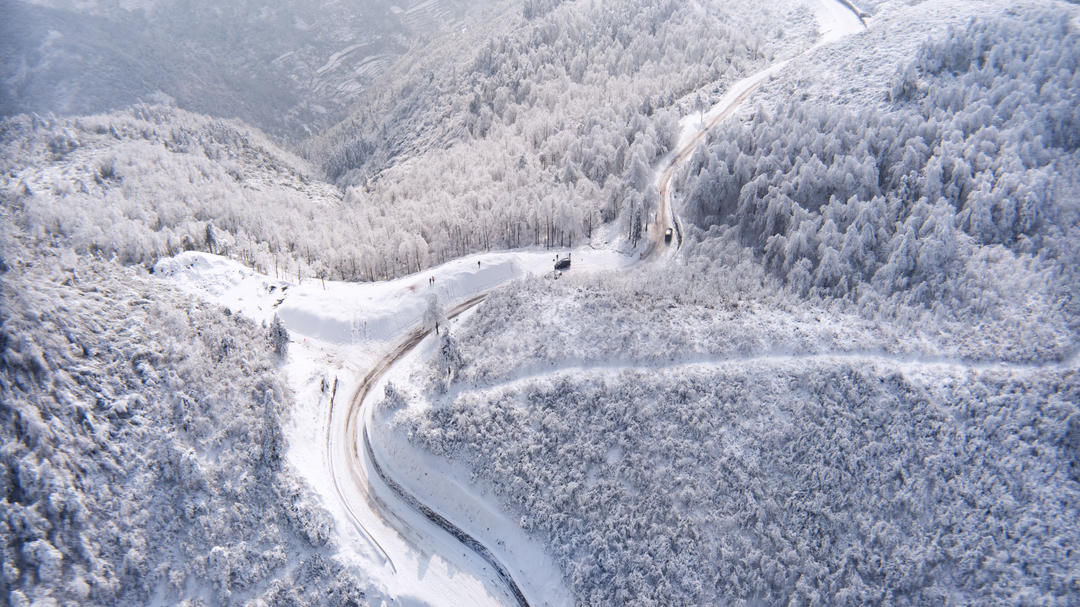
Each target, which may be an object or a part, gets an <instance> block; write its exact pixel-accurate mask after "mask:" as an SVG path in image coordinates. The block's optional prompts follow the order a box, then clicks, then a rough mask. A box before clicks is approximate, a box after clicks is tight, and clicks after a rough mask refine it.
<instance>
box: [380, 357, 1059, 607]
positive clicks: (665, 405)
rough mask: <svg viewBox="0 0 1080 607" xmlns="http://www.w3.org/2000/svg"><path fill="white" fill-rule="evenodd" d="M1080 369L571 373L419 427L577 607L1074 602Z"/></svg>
mask: <svg viewBox="0 0 1080 607" xmlns="http://www.w3.org/2000/svg"><path fill="white" fill-rule="evenodd" d="M1075 373H1076V372H1075V370H1046V371H1042V372H1017V371H1010V370H1007V369H1004V370H987V371H970V370H965V369H963V368H960V367H954V366H952V365H942V366H941V367H940V368H937V367H935V366H934V365H927V366H925V367H923V366H921V365H908V364H904V363H890V362H880V363H872V364H867V363H864V362H845V361H832V360H829V359H828V358H827V357H826V358H824V359H822V360H814V359H811V360H804V361H800V360H790V361H782V360H767V359H766V360H751V361H746V362H742V361H740V360H738V359H735V360H733V361H730V362H728V363H726V364H723V365H719V366H715V365H700V366H695V365H688V366H685V367H677V368H669V369H654V368H648V367H644V368H638V369H634V368H629V369H625V370H618V369H612V370H603V369H595V370H591V371H573V370H568V371H567V372H565V373H555V374H552V375H548V376H545V377H543V378H540V379H535V380H522V381H519V382H511V383H509V384H506V385H500V386H496V387H492V388H489V389H482V390H471V391H466V392H464V393H462V394H461V395H459V396H457V397H456V398H446V400H445V401H444V400H441V399H440V400H439V401H437V402H436V403H435V406H434V407H433V408H432V409H431V410H430V413H429V414H428V415H426V416H424V417H423V418H420V419H411V420H407V421H406V422H404V423H405V424H406V427H405V428H403V431H407V432H410V433H412V434H413V435H414V437H415V438H414V440H415V441H416V443H417V444H418V445H419V446H422V447H424V448H425V449H428V450H430V451H431V452H432V453H435V454H437V455H440V456H443V457H449V458H453V459H463V460H465V461H467V462H469V465H470V467H471V469H473V470H474V471H475V473H474V480H475V481H476V482H477V483H480V484H482V485H484V486H488V487H493V488H494V490H495V491H496V492H497V493H498V494H499V495H500V497H501V498H502V499H503V500H505V502H504V503H505V506H506V507H507V508H509V509H510V510H511V511H513V512H516V513H520V516H521V524H522V527H523V528H524V529H526V530H528V531H529V532H531V533H534V534H537V535H539V536H541V537H543V538H544V540H545V542H546V543H547V544H548V545H549V546H551V549H552V550H553V551H554V554H555V556H556V558H557V559H558V561H559V563H560V565H561V566H562V568H563V570H564V572H565V575H566V578H567V582H568V583H569V585H570V586H571V589H572V590H573V591H574V593H575V596H576V598H577V602H578V603H579V604H590V605H613V604H635V605H690V604H693V605H700V604H743V602H744V601H745V602H747V603H749V602H753V601H758V602H759V603H761V604H769V605H773V604H788V603H789V602H790V601H791V600H795V601H798V602H799V603H800V604H811V605H813V604H820V605H865V604H886V603H894V604H951V603H953V602H956V603H958V604H973V603H983V604H985V603H998V602H1000V603H1012V604H1032V603H1040V602H1047V603H1049V604H1065V603H1067V602H1068V601H1069V600H1070V598H1069V597H1071V596H1073V594H1074V592H1075V588H1074V587H1073V585H1074V582H1073V581H1072V580H1074V579H1075V577H1074V576H1075V573H1074V571H1073V566H1072V560H1073V559H1072V558H1071V557H1070V554H1071V553H1072V551H1073V550H1075V547H1076V546H1077V542H1078V541H1080V537H1078V528H1077V526H1076V524H1075V521H1076V517H1077V515H1078V514H1080V512H1078V509H1077V504H1078V503H1080V502H1078V500H1080V483H1078V481H1080V477H1078V474H1077V471H1078V470H1080V459H1078V458H1080V440H1078V438H1077V437H1078V436H1080V412H1078V411H1077V405H1076V403H1077V399H1078V397H1080V392H1078V386H1080V384H1078V383H1077V381H1076V377H1075ZM399 419H400V418H399Z"/></svg>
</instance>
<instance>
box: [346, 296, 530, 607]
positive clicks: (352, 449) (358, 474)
mask: <svg viewBox="0 0 1080 607" xmlns="http://www.w3.org/2000/svg"><path fill="white" fill-rule="evenodd" d="M486 297H487V293H486V292H485V293H480V294H478V295H474V296H473V297H470V298H469V299H466V300H465V301H463V302H461V303H459V304H457V305H456V306H454V307H453V308H451V309H450V310H449V311H447V314H446V315H447V317H448V318H454V317H456V316H458V315H460V314H461V313H463V312H465V311H466V310H469V309H471V308H473V307H475V306H476V305H477V304H479V303H480V302H482V301H483V300H484V299H485V298H486ZM430 333H431V331H430V330H429V329H425V328H416V329H413V330H412V331H410V332H409V333H408V335H406V337H405V339H403V340H402V341H401V342H400V343H399V344H398V345H397V346H396V347H395V348H394V349H393V350H391V351H390V352H389V353H387V354H386V355H385V356H383V357H382V358H380V359H379V361H378V362H377V363H376V365H375V366H374V367H373V368H372V369H371V370H370V371H368V373H367V375H365V376H364V378H363V380H361V382H360V385H359V386H357V389H356V391H355V393H354V394H353V397H352V398H351V399H350V400H349V403H348V408H347V410H346V411H345V415H346V419H345V424H344V433H343V434H344V436H343V437H341V438H342V439H343V440H345V441H346V444H347V445H348V447H347V448H346V452H345V455H346V469H347V473H348V477H349V479H350V480H351V481H352V482H353V483H354V484H355V485H356V486H357V487H360V488H361V489H362V492H363V494H364V497H365V499H366V500H367V501H368V504H369V506H370V507H371V509H372V510H374V511H375V512H376V513H378V514H379V515H380V516H381V517H382V518H383V519H384V520H386V521H390V520H393V521H396V522H397V523H398V524H401V525H407V523H406V522H405V521H404V520H403V519H401V518H400V517H398V516H396V515H395V513H394V512H393V510H392V509H391V508H390V506H389V505H388V504H387V503H386V502H385V501H383V500H382V499H380V498H379V496H378V495H376V494H375V493H374V492H373V491H371V490H370V489H369V487H370V479H369V478H368V474H367V470H366V469H365V466H364V462H365V461H367V462H369V463H370V464H371V469H372V470H374V472H375V474H376V475H377V476H378V477H379V479H380V480H381V481H382V482H383V483H384V484H385V485H386V486H387V487H389V488H390V490H391V491H393V492H394V494H395V495H396V496H397V497H398V498H400V499H401V500H402V501H404V502H405V503H407V504H408V505H409V506H410V507H412V508H413V509H414V510H415V511H416V512H418V513H419V514H420V515H422V516H423V517H424V518H426V519H427V520H429V521H430V522H431V523H433V524H434V525H436V526H438V527H439V528H441V529H443V530H444V531H446V532H447V533H448V534H450V535H451V536H452V537H454V538H455V539H456V540H458V541H459V542H461V543H462V544H463V545H465V546H466V547H467V548H469V549H470V550H472V551H473V552H475V553H476V554H477V555H479V556H480V557H481V558H483V559H484V561H485V562H487V563H488V564H489V565H490V566H491V567H492V569H493V570H494V571H495V572H496V574H497V575H498V577H499V579H500V580H502V582H503V583H504V584H505V585H506V588H507V590H508V592H509V594H510V595H511V596H512V597H514V600H515V601H516V602H517V604H518V605H519V606H520V607H528V606H529V602H528V600H527V599H526V598H525V595H524V593H523V592H522V591H521V588H520V587H519V586H518V584H517V582H515V581H514V578H513V576H512V575H510V572H509V570H508V569H507V568H506V566H505V565H503V563H502V562H501V561H500V560H499V559H498V557H496V556H495V554H494V553H493V552H492V551H491V550H490V549H488V548H487V547H486V546H485V545H484V544H483V543H482V542H480V541H479V540H477V539H476V538H475V537H473V536H471V535H469V533H467V532H466V531H465V530H463V529H461V528H460V527H458V526H457V525H455V524H454V523H452V522H451V521H450V520H449V519H447V518H446V517H444V516H442V515H441V514H439V513H438V512H436V511H435V510H433V509H432V508H431V507H429V506H427V505H425V504H424V503H423V502H421V501H420V500H419V498H417V497H416V496H415V495H412V494H411V493H409V492H408V490H407V489H405V488H404V487H403V486H402V485H401V484H400V483H398V482H397V481H395V480H394V479H393V478H391V477H390V475H389V474H387V472H386V470H385V468H384V467H383V466H382V465H381V464H380V463H379V461H378V458H377V457H376V456H375V451H374V450H373V449H372V447H371V439H370V435H369V434H368V432H369V430H368V427H367V420H368V416H367V415H365V412H366V408H365V404H366V401H367V397H368V395H369V394H370V392H371V389H372V388H373V387H374V386H375V385H376V384H378V382H379V380H380V379H382V377H383V375H385V374H386V372H387V371H389V370H390V367H392V366H393V365H394V364H395V363H397V362H398V361H399V360H401V358H402V357H404V356H405V355H406V354H408V353H409V352H410V351H411V350H412V349H413V348H415V347H416V346H417V345H418V344H419V343H420V342H421V341H423V339H424V338H425V337H427V336H428V335H429V334H430ZM332 407H333V403H331V412H330V416H331V423H330V424H329V425H328V426H327V449H328V450H329V449H330V445H331V442H332V439H333V437H332V434H333V431H334V430H333V428H334V424H333V423H332V420H333V415H334V412H333V409H332ZM353 437H356V439H358V440H354V438H353ZM330 472H331V476H332V477H333V479H334V487H335V489H336V490H337V492H338V497H339V498H340V499H341V500H342V502H343V503H344V504H345V506H346V512H347V513H348V514H349V516H350V518H351V519H352V521H353V523H354V525H356V526H357V528H358V529H360V530H361V531H362V532H363V534H364V535H365V536H366V537H367V538H368V539H369V540H370V541H371V542H372V544H373V545H374V546H376V548H377V549H378V551H379V552H380V553H381V554H382V555H383V557H384V558H385V559H386V560H387V562H388V563H390V565H391V567H393V568H394V570H395V571H396V570H397V568H396V566H394V563H393V561H392V560H391V559H390V556H389V555H388V554H387V552H386V551H385V550H384V549H383V548H382V546H380V545H379V544H378V542H377V541H376V540H375V539H374V537H372V535H371V534H370V532H369V531H368V530H367V529H366V528H365V527H364V525H363V524H362V523H361V522H360V519H359V517H357V516H356V514H355V513H354V511H353V508H352V507H351V506H350V505H349V503H348V498H347V496H346V494H345V492H344V491H343V490H342V489H341V482H342V481H341V479H339V477H338V470H337V468H335V467H334V466H333V462H331V466H330Z"/></svg>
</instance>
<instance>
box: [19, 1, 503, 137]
mask: <svg viewBox="0 0 1080 607" xmlns="http://www.w3.org/2000/svg"><path fill="white" fill-rule="evenodd" d="M488 7H489V3H487V2H479V3H477V2H461V1H460V0H426V1H422V2H421V1H417V0H403V1H400V2H398V1H387V0H365V1H362V2H341V1H336V0H329V1H310V2H309V1H304V0H294V1H290V2H263V1H261V0H250V1H249V0H245V1H235V2H226V3H221V2H205V1H202V0H190V1H189V0H158V1H155V2H93V1H88V2H81V1H80V2H66V1H37V2H25V1H23V0H4V1H3V2H2V3H0V12H2V13H3V15H4V19H3V20H0V74H2V76H3V77H2V81H3V85H2V86H0V115H12V114H15V113H20V112H35V113H38V114H42V115H45V114H47V113H50V112H52V113H56V114H62V115H78V114H88V113H96V112H102V111H109V110H113V109H118V108H122V107H124V106H127V105H130V104H132V103H135V102H136V101H140V100H141V101H144V102H158V103H160V102H168V103H173V104H176V105H177V106H179V107H181V108H184V109H186V110H190V111H195V112H200V113H204V114H208V115H212V116H218V117H224V118H239V119H241V120H244V121H246V122H247V123H249V124H253V125H256V126H258V127H259V128H262V129H263V130H265V131H267V132H269V133H272V134H273V135H275V136H279V137H283V138H289V139H294V140H295V139H300V138H303V137H305V136H307V135H310V134H312V133H314V132H317V131H318V130H319V129H321V128H323V127H326V126H329V125H330V124H333V123H334V122H337V121H338V120H340V119H341V118H342V117H343V116H344V115H345V113H346V112H347V111H348V110H350V109H351V108H352V107H353V104H355V103H356V102H357V100H358V98H359V96H360V93H361V92H363V91H364V90H365V88H367V87H369V86H371V85H372V84H374V83H377V81H378V79H379V77H380V76H381V74H382V72H383V71H384V70H385V69H387V67H388V66H390V65H391V64H392V63H393V62H394V61H395V60H396V59H397V58H398V57H400V56H401V55H402V54H403V53H405V52H406V51H408V50H409V49H410V48H412V47H413V46H414V45H419V44H422V43H423V42H424V41H425V40H427V39H430V38H432V37H437V36H439V35H442V34H444V33H446V32H457V31H460V30H461V29H462V28H467V27H469V26H470V25H471V23H472V22H473V21H474V20H477V19H479V18H480V17H479V15H480V14H481V13H483V12H484V11H485V10H486V9H487V8H488Z"/></svg>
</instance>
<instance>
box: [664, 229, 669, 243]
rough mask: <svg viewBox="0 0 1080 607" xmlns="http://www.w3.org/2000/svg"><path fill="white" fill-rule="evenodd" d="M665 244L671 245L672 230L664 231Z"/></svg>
mask: <svg viewBox="0 0 1080 607" xmlns="http://www.w3.org/2000/svg"><path fill="white" fill-rule="evenodd" d="M664 242H665V243H667V244H671V228H668V229H667V230H664Z"/></svg>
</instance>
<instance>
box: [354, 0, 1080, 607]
mask: <svg viewBox="0 0 1080 607" xmlns="http://www.w3.org/2000/svg"><path fill="white" fill-rule="evenodd" d="M995 7H996V8H995V10H996V11H997V12H992V13H990V14H987V15H985V16H984V17H983V18H982V19H978V20H976V21H974V22H973V23H971V24H970V25H967V26H964V27H960V28H956V29H953V30H949V31H942V32H939V33H938V34H937V37H936V38H934V39H932V40H931V41H929V42H927V43H926V44H925V45H924V46H922V47H921V50H919V52H918V53H915V55H914V58H911V57H897V56H896V55H892V54H888V53H886V54H884V55H883V56H881V57H877V58H875V57H874V56H873V53H874V50H873V46H871V45H868V44H866V42H867V41H873V40H874V39H875V36H876V34H877V32H875V29H874V22H873V18H871V21H870V27H869V30H868V32H867V33H866V34H862V35H859V36H858V38H860V39H861V40H862V41H863V43H864V46H863V47H862V48H860V49H857V50H855V46H856V43H855V42H852V43H847V44H845V45H844V48H845V50H847V51H851V52H858V53H860V54H859V55H858V56H856V57H853V58H851V59H850V60H849V61H847V63H846V64H845V65H851V64H858V63H859V62H863V63H864V64H866V65H867V66H868V69H871V71H874V72H875V73H881V71H882V69H881V68H880V67H879V66H877V65H876V64H875V63H874V62H875V61H878V62H881V61H885V62H889V63H890V64H891V66H892V67H891V70H892V73H894V74H898V77H897V78H896V79H895V80H894V81H893V82H892V83H885V82H882V81H880V80H878V81H876V83H877V84H876V85H877V86H878V87H880V88H879V89H878V92H877V93H875V92H874V91H873V90H866V91H862V92H861V93H860V95H859V96H857V97H858V98H862V96H863V95H869V96H874V95H878V96H880V97H881V98H883V99H886V100H888V101H887V103H885V104H883V106H882V107H880V108H871V109H867V108H860V109H855V108H853V107H850V106H847V105H842V104H837V105H831V106H827V107H825V108H820V109H819V108H818V107H815V106H811V107H803V106H802V105H800V104H798V103H797V101H798V99H797V98H796V99H795V100H794V101H788V102H786V103H785V104H780V105H777V106H773V107H771V108H768V109H766V108H764V107H761V106H759V107H758V108H757V109H755V110H754V111H752V112H747V113H745V114H743V115H744V116H747V121H746V122H745V123H739V122H735V123H733V124H731V126H730V127H729V128H723V129H719V130H718V131H717V132H716V133H715V134H714V135H712V136H711V137H710V143H709V144H707V145H706V146H704V147H702V148H701V149H700V150H699V151H698V153H697V154H696V155H695V157H694V158H693V159H692V160H691V162H689V163H688V173H689V175H688V176H687V175H685V174H684V177H683V182H682V183H680V184H679V186H678V189H679V191H681V192H684V193H683V194H679V195H677V196H676V208H677V209H679V208H681V209H684V210H686V211H687V212H688V214H689V216H688V218H689V219H691V220H692V221H693V222H694V223H696V224H697V225H696V227H693V226H691V227H692V229H691V230H689V234H688V240H687V242H686V244H685V245H684V246H683V248H682V250H681V251H680V253H679V254H678V255H676V256H674V257H673V261H668V262H665V265H656V266H649V267H639V268H635V269H634V270H632V271H631V272H630V273H626V274H623V275H620V276H610V275H609V276H605V275H600V276H588V277H581V278H576V279H575V278H568V277H564V278H563V279H562V280H560V281H558V282H555V281H552V280H550V279H544V278H534V279H531V280H526V281H522V282H518V283H515V284H514V285H512V286H510V287H507V288H504V289H502V290H500V291H498V292H496V293H493V294H492V295H491V296H489V297H488V298H487V300H486V301H485V302H484V304H482V305H481V306H480V307H479V308H478V310H477V311H476V313H475V314H473V315H471V316H470V317H469V318H468V320H467V321H465V323H464V325H463V326H459V327H457V328H455V329H454V331H453V333H452V337H451V338H445V337H444V338H443V340H444V342H446V341H450V342H452V343H453V347H452V348H450V350H449V351H450V352H452V353H453V356H447V354H446V351H447V348H445V347H443V348H431V349H429V350H428V351H427V354H426V356H425V357H420V358H418V359H416V360H415V361H413V362H411V363H410V364H409V365H408V367H407V368H403V369H401V370H399V371H398V372H397V373H396V374H395V375H394V378H395V379H394V390H393V391H392V392H389V393H388V395H387V397H386V398H385V399H384V400H383V402H382V404H381V405H380V408H379V417H378V418H377V419H378V420H380V423H384V424H387V425H389V426H390V427H392V428H394V429H395V431H396V434H395V436H394V438H384V439H380V438H379V437H375V438H374V439H373V440H374V441H375V442H376V443H378V442H379V441H380V440H383V441H385V442H386V443H387V444H388V445H391V446H388V447H386V448H387V449H388V450H391V452H394V450H396V452H400V451H401V449H402V448H401V447H400V446H399V445H395V441H397V442H401V441H409V442H410V443H411V444H412V445H414V446H415V447H416V448H417V449H421V450H422V451H423V452H424V453H426V454H428V457H432V456H433V457H434V458H435V459H436V460H439V461H442V462H444V463H443V464H442V465H440V466H439V467H438V469H439V470H440V473H442V474H446V475H448V476H450V477H451V478H454V479H455V481H454V482H456V483H457V484H458V485H459V486H467V487H471V489H468V490H467V491H466V492H465V493H466V494H467V495H466V497H462V496H461V493H462V490H461V489H460V488H455V485H454V483H444V484H441V485H440V484H436V483H427V484H426V486H425V483H423V482H422V480H421V478H420V477H416V476H413V477H412V478H411V480H412V482H413V483H414V486H415V487H416V488H417V489H416V490H417V491H418V492H419V493H420V494H421V495H423V496H424V497H425V499H428V500H430V501H431V502H432V503H441V504H453V503H455V502H457V501H468V500H470V499H475V498H476V496H481V497H483V498H484V499H486V500H487V502H488V504H489V506H490V507H493V508H500V509H503V510H505V511H507V512H508V517H509V518H510V519H512V520H513V519H516V520H518V521H519V525H520V527H521V528H522V529H525V530H526V531H528V532H529V535H530V537H532V538H536V539H539V540H541V541H542V542H543V543H544V544H545V545H546V546H548V548H549V550H550V551H551V552H552V554H553V556H554V558H555V560H556V562H557V564H558V566H559V567H560V568H561V570H562V572H563V574H564V576H565V580H566V583H567V584H568V585H569V587H570V589H571V591H572V592H573V593H574V597H575V601H576V602H578V603H580V604H744V603H746V604H753V603H760V604H768V605H771V604H788V603H789V602H790V601H792V600H793V599H794V600H795V601H796V602H798V603H801V604H827V605H834V604H835V605H842V604H852V605H854V604H891V603H905V604H943V603H945V604H947V603H950V602H955V603H958V604H968V603H972V604H975V603H978V604H983V603H1007V604H1025V603H1036V602H1047V603H1055V602H1057V603H1060V602H1064V603H1068V602H1069V601H1070V600H1071V597H1072V595H1073V594H1075V588H1074V587H1073V586H1074V584H1073V582H1072V580H1073V578H1074V575H1073V571H1072V570H1073V568H1072V565H1071V560H1072V559H1071V558H1070V556H1071V555H1072V554H1074V553H1075V551H1076V550H1077V548H1078V547H1080V535H1078V534H1077V527H1076V525H1075V523H1074V522H1073V521H1074V520H1075V518H1076V516H1077V515H1078V514H1080V499H1078V498H1080V476H1078V474H1077V471H1078V470H1080V459H1078V458H1080V449H1078V446H1080V442H1078V439H1077V437H1078V436H1080V434H1078V432H1080V409H1078V407H1077V402H1078V401H1077V395H1078V394H1080V392H1078V390H1080V381H1078V377H1080V376H1078V372H1080V368H1078V366H1077V365H1078V359H1077V350H1078V339H1077V337H1078V336H1077V327H1080V314H1078V309H1077V308H1076V304H1075V302H1076V301H1077V297H1076V295H1077V294H1076V288H1077V284H1078V282H1077V281H1076V278H1075V267H1076V259H1075V251H1076V250H1077V249H1076V245H1075V243H1076V242H1077V236H1078V232H1077V230H1078V229H1080V228H1078V216H1077V214H1076V208H1077V206H1076V192H1077V189H1076V183H1077V176H1076V171H1075V166H1076V162H1075V160H1074V158H1073V156H1075V145H1074V144H1073V142H1072V133H1074V132H1075V130H1076V129H1074V128H1072V127H1070V126H1068V125H1071V124H1072V123H1073V121H1074V120H1075V118H1076V106H1075V104H1071V105H1070V104H1068V103H1067V102H1064V100H1065V99H1066V98H1067V97H1068V96H1069V92H1068V91H1070V90H1072V89H1073V88H1075V87H1074V86H1073V85H1072V81H1073V80H1074V79H1075V74H1076V69H1075V66H1076V61H1077V58H1078V56H1080V52H1078V50H1077V49H1075V48H1074V46H1075V42H1076V33H1075V30H1074V26H1073V25H1072V22H1071V13H1069V12H1062V10H1061V9H1060V8H1054V9H1051V10H1052V12H1041V11H1033V12H1030V13H1023V14H1018V13H1016V12H1013V11H1009V10H1007V9H1006V7H1005V6H1004V5H995ZM879 9H880V10H881V11H884V10H885V7H884V6H882V7H879ZM984 12H986V11H984ZM909 15H910V13H909ZM913 27H916V28H917V27H925V29H926V31H928V32H931V31H938V30H937V28H936V27H935V26H934V25H933V24H931V23H926V24H915V25H914V26H913ZM815 52H816V53H818V55H817V56H818V60H819V61H822V59H823V58H825V57H828V56H829V54H830V53H832V52H834V49H832V48H830V47H824V48H822V49H819V50H818V51H815ZM809 60H810V59H809V56H808V57H806V58H802V59H799V60H798V61H797V62H793V63H792V64H790V65H789V66H788V67H786V68H785V69H784V70H780V71H778V72H777V73H776V75H775V76H774V77H775V78H776V80H777V81H778V82H777V83H774V84H772V85H769V86H767V87H766V88H765V89H763V90H774V91H775V90H786V89H785V86H784V82H786V81H787V80H786V79H787V76H786V74H791V77H792V78H796V79H797V78H803V77H805V72H803V71H791V72H789V71H788V70H793V69H795V68H796V65H797V64H798V66H799V67H801V68H805V66H806V64H807V62H808V61H809ZM995 62H996V63H995ZM871 65H873V66H874V67H872V68H869V66H871ZM1009 65H1012V66H1013V67H1011V68H1010V67H1008V66H1009ZM817 69H819V70H821V71H822V72H827V71H828V69H829V68H828V67H824V65H823V64H821V63H819V64H818V65H817ZM826 80H828V77H826ZM961 90H962V91H963V93H962V94H961ZM1036 90H1037V91H1039V93H1041V94H1037V93H1036ZM1025 91H1027V92H1026V93H1025ZM760 94H764V93H760ZM788 99H790V98H788ZM1037 133H1038V134H1039V136H1038V137H1034V135H1035V134H1037ZM987 138H990V140H991V143H992V145H991V144H987V145H983V143H984V142H985V141H986V140H987ZM909 146H911V147H909ZM920 154H922V155H921V156H920ZM980 175H981V177H978V176H980ZM977 177H978V178H977ZM976 182H978V183H982V184H984V185H985V187H980V186H979V185H978V183H976ZM777 201H781V202H784V201H786V202H785V204H783V205H781V204H780V203H778V202H777ZM679 205H682V206H679ZM980 205H982V206H981V207H980ZM1024 209H1027V211H1024ZM861 222H868V223H865V225H864V223H861ZM809 226H813V227H814V230H813V231H810V230H809V229H808V227H809ZM868 239H869V240H868ZM870 242H873V243H876V244H867V243H870ZM859 260H862V261H859ZM399 473H400V474H402V475H410V474H412V475H415V474H416V472H414V471H412V470H411V467H410V466H402V467H401V468H400V469H399ZM448 507H449V506H448Z"/></svg>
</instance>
